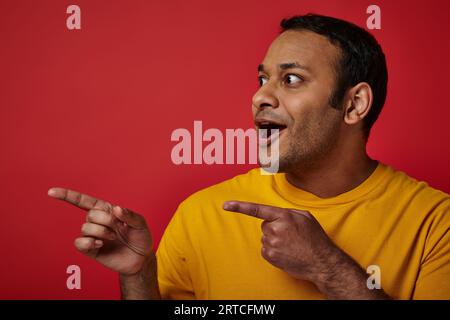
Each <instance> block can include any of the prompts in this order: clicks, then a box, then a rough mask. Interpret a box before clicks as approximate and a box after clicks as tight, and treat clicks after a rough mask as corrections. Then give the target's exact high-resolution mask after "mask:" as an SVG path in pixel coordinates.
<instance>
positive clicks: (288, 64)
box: [258, 62, 311, 72]
mask: <svg viewBox="0 0 450 320" xmlns="http://www.w3.org/2000/svg"><path fill="white" fill-rule="evenodd" d="M278 68H279V69H280V70H287V69H302V70H305V71H307V72H311V70H310V69H309V68H308V67H306V66H303V65H301V64H299V63H297V62H286V63H280V64H279V65H278ZM262 71H264V65H263V64H260V65H259V66H258V72H262Z"/></svg>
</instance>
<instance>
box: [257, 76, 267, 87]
mask: <svg viewBox="0 0 450 320" xmlns="http://www.w3.org/2000/svg"><path fill="white" fill-rule="evenodd" d="M258 82H259V86H260V87H261V86H263V85H264V84H266V82H267V79H266V78H265V77H264V76H258Z"/></svg>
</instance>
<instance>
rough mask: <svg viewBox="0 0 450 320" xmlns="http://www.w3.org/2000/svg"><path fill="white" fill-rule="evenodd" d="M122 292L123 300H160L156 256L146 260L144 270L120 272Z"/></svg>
mask: <svg viewBox="0 0 450 320" xmlns="http://www.w3.org/2000/svg"><path fill="white" fill-rule="evenodd" d="M119 278H120V292H121V299H122V300H159V299H161V296H160V294H159V288H158V277H157V265H156V256H155V255H154V254H153V253H152V255H151V256H150V257H149V258H148V259H147V260H146V261H145V264H144V266H143V268H142V270H141V271H140V272H138V273H136V274H133V275H124V274H120V275H119Z"/></svg>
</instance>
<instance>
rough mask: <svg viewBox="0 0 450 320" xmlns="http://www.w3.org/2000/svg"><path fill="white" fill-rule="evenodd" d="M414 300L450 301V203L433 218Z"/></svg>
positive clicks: (447, 202)
mask: <svg viewBox="0 0 450 320" xmlns="http://www.w3.org/2000/svg"><path fill="white" fill-rule="evenodd" d="M413 299H439V300H440V299H445V300H448V299H450V201H446V206H445V207H444V209H442V210H439V213H438V214H436V215H435V216H434V217H433V221H432V223H431V226H430V228H429V233H428V237H427V241H426V245H425V252H424V258H423V260H422V264H421V267H420V271H419V276H418V278H417V281H416V287H415V290H414V295H413Z"/></svg>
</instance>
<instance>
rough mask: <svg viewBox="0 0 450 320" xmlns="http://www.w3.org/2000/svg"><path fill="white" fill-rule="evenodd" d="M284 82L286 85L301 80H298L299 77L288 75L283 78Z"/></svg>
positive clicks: (300, 79) (300, 80)
mask: <svg viewBox="0 0 450 320" xmlns="http://www.w3.org/2000/svg"><path fill="white" fill-rule="evenodd" d="M284 81H286V83H287V84H295V83H298V82H302V81H303V79H302V78H300V77H299V76H297V75H295V74H288V75H286V77H285V78H284Z"/></svg>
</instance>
